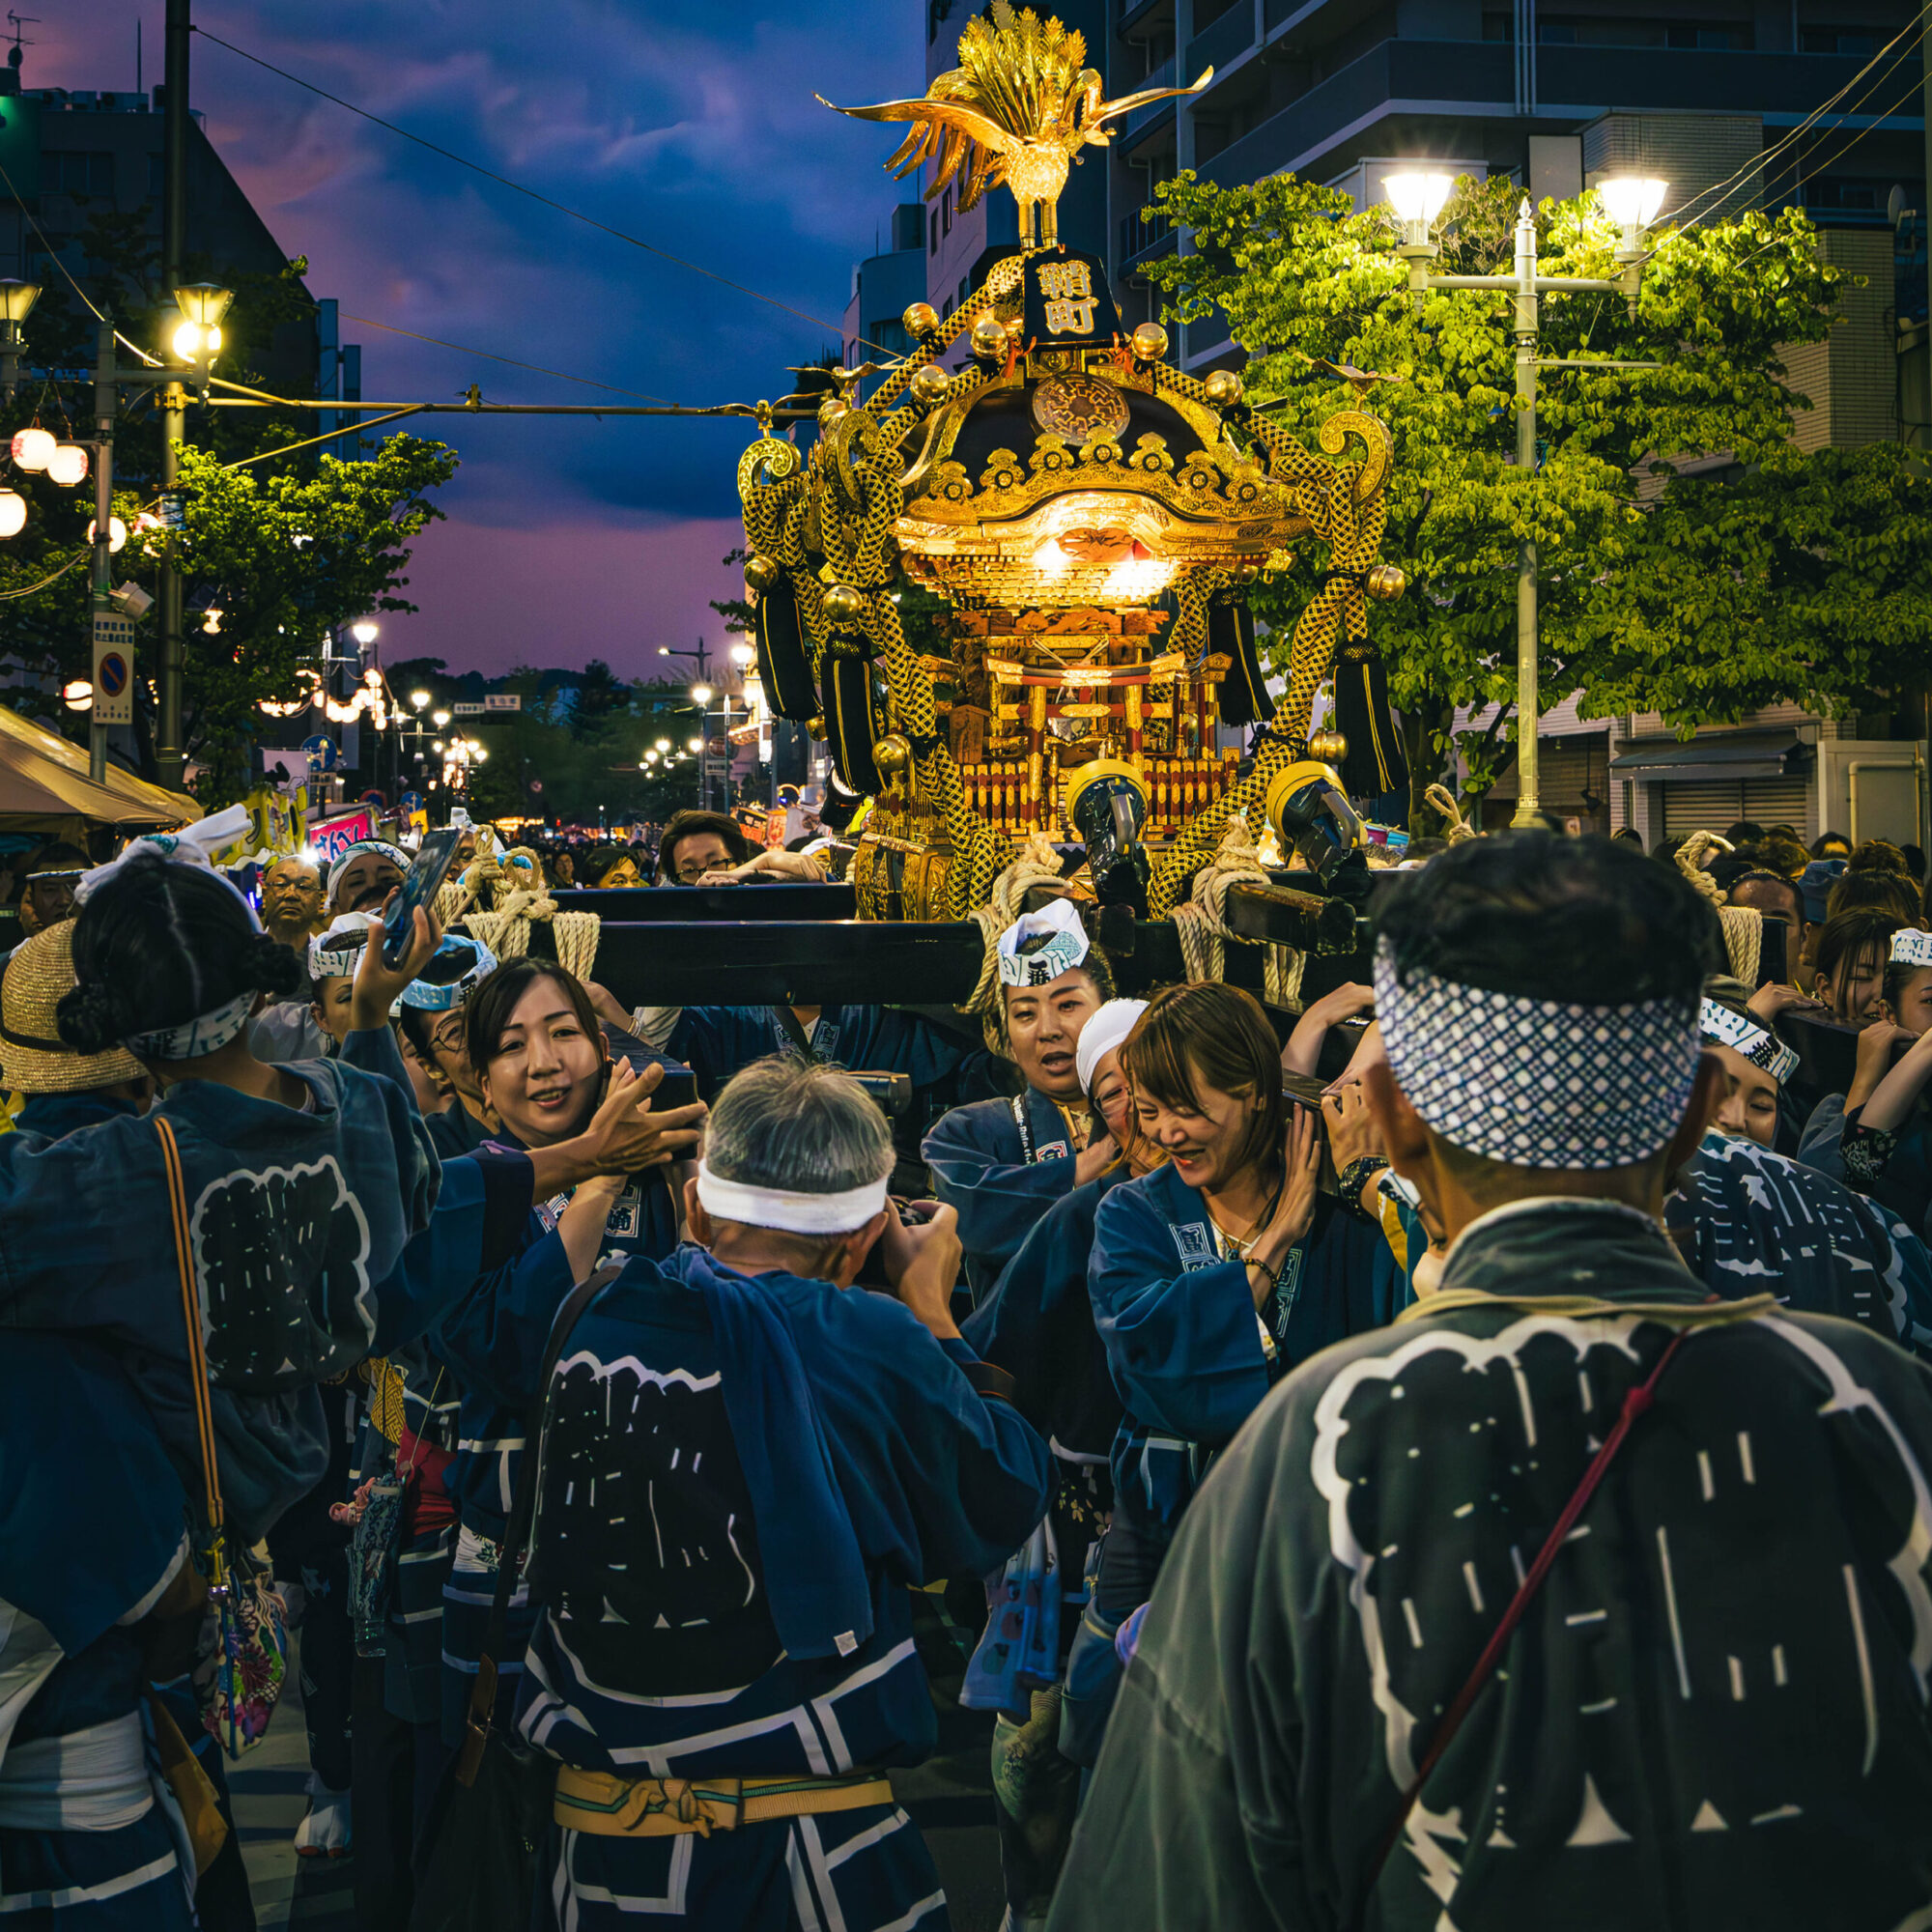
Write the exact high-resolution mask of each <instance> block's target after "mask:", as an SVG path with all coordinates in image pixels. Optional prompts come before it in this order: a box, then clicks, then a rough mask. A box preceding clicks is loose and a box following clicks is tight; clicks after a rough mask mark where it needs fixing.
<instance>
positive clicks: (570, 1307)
mask: <svg viewBox="0 0 1932 1932" xmlns="http://www.w3.org/2000/svg"><path fill="white" fill-rule="evenodd" d="M623 1271H624V1264H623V1263H622V1262H612V1263H611V1264H610V1265H609V1266H608V1267H601V1268H599V1269H598V1270H597V1271H596V1273H595V1274H593V1275H592V1276H591V1277H590V1278H589V1280H588V1281H584V1282H580V1283H579V1284H578V1286H577V1287H576V1288H574V1289H572V1290H571V1292H570V1293H569V1294H568V1295H567V1296H566V1297H565V1298H564V1300H563V1303H562V1305H561V1306H560V1307H559V1308H558V1309H557V1312H556V1320H555V1321H554V1322H552V1324H551V1331H550V1347H549V1348H548V1349H546V1350H544V1360H543V1373H542V1375H541V1376H540V1377H539V1378H538V1380H537V1399H536V1401H535V1402H534V1403H532V1404H531V1405H530V1408H529V1412H528V1414H527V1415H526V1418H525V1424H524V1460H523V1463H522V1464H521V1465H520V1466H519V1468H518V1470H517V1491H516V1494H515V1496H514V1497H513V1498H512V1499H511V1502H510V1520H509V1525H508V1527H507V1528H506V1529H505V1530H504V1532H503V1543H502V1550H501V1554H500V1555H499V1557H498V1559H497V1591H496V1594H495V1596H493V1597H492V1598H491V1600H490V1618H489V1621H488V1623H486V1624H485V1625H484V1628H483V1650H482V1655H481V1656H480V1657H479V1658H478V1660H477V1664H476V1682H475V1684H474V1685H473V1686H472V1687H471V1688H470V1692H469V1713H468V1715H467V1717H466V1719H465V1722H464V1738H463V1753H462V1756H461V1757H460V1758H459V1760H458V1762H457V1769H456V1776H457V1780H458V1782H460V1783H462V1784H465V1785H468V1784H472V1783H474V1782H475V1778H476V1773H477V1771H478V1769H479V1768H480V1767H481V1765H482V1762H483V1747H484V1745H485V1744H486V1743H487V1742H488V1741H489V1737H490V1724H491V1719H492V1717H493V1715H494V1714H495V1712H496V1708H497V1660H498V1659H499V1658H500V1657H501V1656H502V1654H503V1639H504V1634H505V1632H506V1631H507V1629H508V1625H509V1618H510V1599H511V1598H512V1597H513V1596H514V1595H515V1594H516V1590H517V1577H518V1576H519V1575H520V1574H521V1572H522V1570H523V1564H524V1546H525V1544H526V1543H527V1542H528V1541H529V1534H530V1521H531V1519H532V1518H533V1517H534V1516H535V1515H536V1507H537V1465H538V1464H539V1463H541V1462H542V1460H543V1426H544V1413H545V1411H546V1410H547V1409H548V1407H549V1406H550V1382H551V1377H552V1376H553V1375H554V1374H555V1372H556V1365H557V1361H558V1359H559V1358H560V1357H561V1356H562V1354H563V1350H564V1345H565V1344H566V1343H567V1342H568V1341H569V1340H570V1333H571V1330H572V1329H573V1328H575V1327H576V1326H577V1322H578V1318H579V1317H580V1316H581V1315H582V1313H583V1311H584V1310H585V1309H586V1308H588V1307H589V1306H590V1304H591V1303H592V1302H593V1301H595V1300H596V1299H597V1297H598V1295H600V1294H601V1293H603V1292H604V1291H605V1289H607V1288H609V1287H610V1285H611V1283H612V1282H613V1281H615V1280H616V1279H617V1277H618V1276H619V1275H620V1274H622V1273H623Z"/></svg>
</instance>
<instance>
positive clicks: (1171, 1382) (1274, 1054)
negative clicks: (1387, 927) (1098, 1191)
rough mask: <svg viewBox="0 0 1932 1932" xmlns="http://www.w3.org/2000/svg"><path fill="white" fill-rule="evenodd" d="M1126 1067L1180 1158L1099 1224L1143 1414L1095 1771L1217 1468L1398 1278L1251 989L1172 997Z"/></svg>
mask: <svg viewBox="0 0 1932 1932" xmlns="http://www.w3.org/2000/svg"><path fill="white" fill-rule="evenodd" d="M1121 1067H1122V1072H1123V1073H1124V1074H1125V1075H1126V1077H1127V1084H1128V1086H1129V1087H1130V1089H1131V1090H1132V1093H1133V1100H1134V1112H1135V1118H1136V1121H1137V1122H1138V1125H1139V1130H1140V1132H1141V1133H1142V1134H1144V1135H1145V1136H1146V1137H1147V1138H1148V1139H1149V1140H1151V1141H1152V1142H1153V1143H1154V1144H1155V1145H1156V1146H1158V1147H1159V1148H1161V1149H1162V1150H1163V1151H1165V1152H1166V1154H1167V1157H1168V1158H1167V1163H1166V1165H1164V1166H1162V1167H1159V1168H1156V1169H1155V1170H1154V1171H1153V1172H1152V1173H1151V1174H1149V1175H1146V1176H1144V1177H1143V1178H1142V1179H1138V1180H1130V1181H1127V1182H1126V1183H1124V1184H1123V1185H1122V1186H1120V1187H1117V1188H1115V1189H1114V1190H1113V1191H1112V1192H1111V1193H1110V1194H1109V1195H1108V1196H1107V1198H1106V1199H1105V1200H1104V1201H1102V1202H1101V1203H1100V1206H1099V1209H1098V1211H1097V1213H1096V1214H1095V1216H1094V1251H1093V1258H1092V1261H1091V1263H1090V1264H1089V1268H1088V1276H1087V1281H1088V1289H1089V1293H1090V1294H1091V1295H1092V1298H1093V1306H1094V1326H1095V1327H1096V1329H1097V1330H1098V1331H1099V1335H1100V1340H1101V1343H1102V1345H1103V1346H1104V1348H1105V1350H1106V1353H1107V1364H1108V1367H1109V1369H1110V1370H1111V1372H1112V1374H1113V1378H1114V1385H1115V1387H1116V1388H1117V1389H1118V1390H1119V1391H1120V1396H1121V1401H1122V1406H1123V1408H1124V1410H1125V1415H1124V1419H1123V1420H1122V1425H1121V1430H1120V1433H1119V1435H1118V1436H1117V1437H1116V1439H1115V1444H1114V1457H1113V1469H1114V1517H1113V1523H1112V1526H1111V1528H1110V1529H1109V1531H1108V1534H1107V1541H1106V1543H1105V1545H1104V1546H1103V1547H1102V1549H1101V1553H1100V1565H1099V1574H1098V1577H1097V1580H1096V1583H1095V1587H1094V1601H1093V1602H1092V1603H1091V1604H1090V1605H1088V1607H1087V1612H1086V1615H1085V1616H1084V1618H1083V1619H1082V1627H1081V1631H1080V1634H1079V1636H1078V1637H1076V1638H1075V1643H1074V1654H1073V1657H1072V1659H1071V1662H1070V1663H1069V1666H1068V1686H1067V1703H1068V1706H1069V1710H1070V1715H1069V1717H1068V1719H1066V1721H1065V1723H1064V1724H1063V1732H1062V1735H1063V1739H1064V1740H1065V1745H1066V1747H1067V1748H1068V1750H1069V1754H1072V1755H1078V1756H1079V1758H1080V1760H1081V1761H1082V1762H1086V1763H1091V1762H1092V1761H1093V1753H1094V1750H1095V1749H1097V1746H1098V1728H1099V1724H1100V1723H1101V1722H1103V1721H1104V1717H1105V1710H1106V1708H1107V1706H1108V1705H1110V1704H1111V1700H1112V1694H1113V1690H1114V1688H1115V1685H1116V1684H1117V1682H1118V1676H1119V1664H1118V1661H1117V1660H1115V1659H1114V1658H1113V1641H1112V1640H1113V1637H1114V1634H1115V1633H1116V1632H1117V1631H1118V1629H1119V1627H1120V1625H1121V1624H1122V1622H1124V1620H1125V1619H1126V1618H1127V1617H1128V1616H1129V1615H1131V1613H1132V1612H1133V1611H1134V1610H1136V1609H1138V1608H1139V1607H1140V1605H1142V1604H1144V1603H1146V1602H1147V1600H1148V1598H1149V1597H1150V1595H1151V1593H1152V1588H1153V1580H1154V1577H1155V1576H1156V1575H1157V1574H1158V1572H1159V1569H1160V1564H1161V1561H1162V1559H1163V1558H1164V1557H1165V1555H1166V1553H1167V1549H1168V1547H1169V1545H1170V1544H1171V1543H1172V1542H1173V1539H1174V1533H1175V1529H1176V1526H1177V1525H1178V1523H1179V1520H1180V1515H1181V1512H1182V1511H1183V1510H1184V1509H1185V1508H1186V1506H1187V1504H1188V1502H1189V1501H1190V1500H1191V1499H1192V1497H1193V1495H1194V1492H1195V1491H1196V1490H1197V1489H1198V1488H1199V1486H1200V1483H1201V1480H1202V1478H1203V1477H1204V1476H1205V1475H1206V1473H1207V1470H1208V1464H1209V1463H1211V1462H1212V1460H1213V1459H1214V1457H1215V1456H1216V1455H1217V1454H1218V1453H1219V1451H1220V1450H1221V1449H1222V1448H1223V1447H1224V1446H1225V1445H1226V1444H1227V1442H1228V1441H1229V1439H1230V1438H1231V1437H1232V1436H1233V1435H1234V1434H1235V1432H1236V1430H1237V1429H1239V1428H1240V1426H1241V1424H1242V1423H1243V1422H1245V1421H1246V1420H1247V1418H1248V1416H1249V1415H1250V1414H1251V1413H1252V1412H1253V1410H1254V1409H1255V1407H1256V1406H1257V1405H1258V1404H1259V1403H1260V1402H1261V1400H1262V1398H1263V1397H1264V1395H1266V1393H1267V1392H1268V1389H1269V1388H1270V1387H1271V1386H1272V1385H1273V1383H1274V1382H1275V1381H1276V1380H1277V1379H1278V1378H1280V1377H1281V1376H1282V1375H1284V1374H1286V1373H1287V1371H1288V1370H1289V1369H1291V1368H1293V1366H1294V1365H1295V1364H1296V1363H1298V1362H1301V1361H1304V1360H1306V1359H1307V1358H1308V1357H1309V1356H1310V1355H1312V1354H1314V1353H1315V1352H1316V1351H1317V1350H1321V1349H1324V1348H1326V1347H1327V1346H1328V1345H1329V1344H1330V1343H1332V1342H1338V1341H1340V1340H1341V1339H1342V1338H1343V1337H1344V1336H1347V1335H1351V1334H1356V1333H1359V1332H1361V1331H1362V1330H1364V1329H1368V1328H1372V1327H1376V1326H1378V1325H1379V1324H1380V1323H1381V1322H1382V1321H1386V1320H1387V1319H1388V1317H1389V1315H1390V1313H1391V1312H1392V1306H1391V1304H1392V1299H1393V1294H1392V1291H1393V1285H1394V1269H1393V1266H1392V1264H1391V1263H1390V1262H1389V1259H1388V1255H1387V1249H1386V1246H1385V1244H1384V1243H1383V1241H1382V1239H1381V1236H1380V1233H1379V1230H1378V1229H1377V1228H1375V1227H1373V1226H1372V1225H1371V1224H1370V1223H1369V1222H1368V1221H1367V1220H1366V1219H1359V1218H1357V1217H1356V1216H1355V1215H1354V1214H1350V1213H1348V1212H1345V1211H1343V1208H1342V1206H1341V1204H1340V1203H1338V1201H1337V1199H1336V1197H1335V1196H1334V1195H1332V1194H1325V1193H1323V1192H1322V1191H1321V1186H1320V1176H1321V1155H1322V1150H1323V1144H1324V1143H1323V1134H1322V1128H1321V1120H1320V1118H1319V1116H1318V1115H1317V1113H1316V1112H1315V1110H1314V1109H1312V1108H1310V1107H1306V1106H1302V1105H1299V1104H1294V1105H1291V1104H1290V1103H1289V1101H1288V1098H1287V1096H1286V1095H1285V1094H1284V1093H1283V1092H1282V1071H1281V1056H1280V1050H1279V1048H1278V1047H1277V1046H1276V1044H1275V1037H1274V1030H1273V1028H1272V1027H1271V1026H1270V1025H1269V1024H1268V1020H1267V1016H1266V1014H1265V1013H1264V1012H1263V1010H1262V1008H1261V1005H1260V1003H1259V1002H1258V1001H1257V1000H1256V999H1255V998H1254V997H1253V995H1252V994H1249V993H1245V992H1243V991H1241V990H1240V989H1239V988H1238V987H1235V986H1225V985H1218V984H1208V985H1194V986H1176V987H1170V988H1169V989H1168V990H1167V991H1166V992H1164V993H1161V994H1160V995H1159V996H1158V997H1157V998H1156V999H1155V1000H1154V1001H1153V1002H1152V1004H1151V1006H1150V1008H1149V1009H1148V1011H1147V1013H1146V1014H1145V1016H1144V1017H1143V1018H1142V1020H1141V1022H1140V1024H1139V1025H1138V1026H1137V1027H1136V1028H1135V1030H1134V1032H1133V1034H1132V1036H1131V1037H1129V1038H1128V1040H1127V1042H1126V1044H1125V1045H1124V1046H1123V1047H1122V1049H1121Z"/></svg>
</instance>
